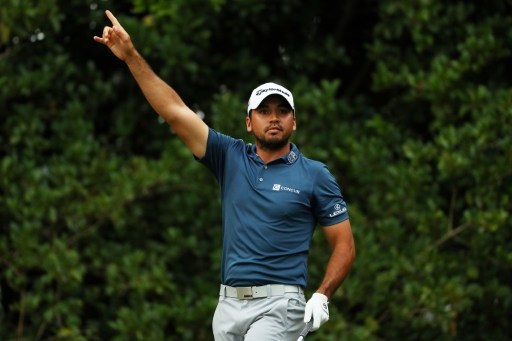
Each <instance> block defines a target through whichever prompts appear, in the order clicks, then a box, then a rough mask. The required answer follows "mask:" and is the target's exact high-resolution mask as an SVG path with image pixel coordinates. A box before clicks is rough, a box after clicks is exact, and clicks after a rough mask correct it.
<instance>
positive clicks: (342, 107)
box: [0, 0, 512, 341]
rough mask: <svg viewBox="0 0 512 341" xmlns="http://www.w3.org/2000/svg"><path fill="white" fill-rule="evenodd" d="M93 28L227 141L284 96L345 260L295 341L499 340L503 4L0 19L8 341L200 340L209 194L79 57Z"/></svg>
mask: <svg viewBox="0 0 512 341" xmlns="http://www.w3.org/2000/svg"><path fill="white" fill-rule="evenodd" d="M105 9H110V10H112V11H113V13H114V14H115V15H116V16H117V18H118V19H119V20H120V22H121V24H122V25H123V26H124V27H125V29H126V30H127V31H128V32H129V33H130V35H131V37H132V40H133V41H134V43H135V45H136V46H137V48H138V49H139V50H140V52H141V53H142V54H143V56H144V57H145V58H146V59H147V61H148V62H149V63H150V65H151V66H152V67H153V69H154V70H155V71H156V72H157V73H158V74H159V75H160V76H161V77H162V78H163V79H164V80H165V81H167V82H168V83H169V84H171V85H172V86H173V87H174V88H175V89H176V90H177V91H178V93H179V94H180V95H181V96H182V98H183V99H184V101H185V102H186V103H187V104H188V105H189V106H190V107H191V108H192V109H194V110H195V111H196V112H197V113H198V114H199V115H201V117H203V118H204V120H205V121H206V122H207V123H208V124H209V125H210V126H212V127H213V128H215V129H217V130H219V131H221V132H223V133H226V134H230V135H232V136H234V137H238V138H243V139H245V140H246V141H247V142H251V140H252V138H251V136H249V135H248V134H247V133H246V131H245V123H244V116H245V108H246V102H247V100H248V98H249V94H250V91H251V90H252V89H253V88H254V87H255V86H257V85H259V84H260V83H263V82H267V81H274V82H278V83H281V84H283V85H285V86H286V87H288V88H289V89H291V90H292V91H293V93H294V95H295V98H296V108H297V132H296V134H295V135H294V136H293V142H295V143H296V144H297V145H298V146H299V148H300V149H301V151H302V152H303V154H305V155H306V156H308V157H310V158H314V159H318V160H320V161H323V162H324V163H326V164H327V165H328V166H329V168H330V170H331V171H332V172H333V173H334V174H335V176H336V178H337V179H338V181H339V183H340V185H341V186H342V188H343V192H344V196H345V199H346V201H347V203H348V205H349V212H350V217H351V222H352V227H353V232H354V235H355V239H356V246H357V258H356V261H355V263H354V265H353V268H352V271H351V273H350V274H349V276H348V277H347V279H346V280H345V282H344V283H343V285H342V286H341V287H340V289H339V290H338V291H337V292H336V294H335V296H334V297H333V299H332V301H331V303H330V311H331V320H330V321H329V322H328V323H327V324H325V325H324V326H322V328H321V329H320V330H318V331H317V332H315V333H312V334H310V336H309V337H308V339H311V340H333V341H334V340H336V341H338V340H507V339H510V338H511V337H512V327H511V326H510V316H512V289H511V283H512V248H511V247H510V241H511V240H512V231H511V228H512V214H511V212H512V197H511V195H512V148H511V146H512V134H511V128H512V80H511V79H512V1H510V0H488V1H483V0H480V1H478V0H474V1H469V0H466V1H441V0H409V1H403V0H360V1H356V0H343V1H334V0H332V1H300V0H283V1H273V0H236V1H235V0H233V1H229V0H172V1H166V0H116V1H113V0H66V1H64V0H45V1H38V0H2V2H1V5H0V222H1V225H0V285H1V286H0V290H1V291H0V339H1V340H212V339H213V337H212V333H211V320H212V317H213V312H214V309H215V305H216V302H217V294H218V285H219V279H220V275H219V270H220V252H221V230H220V224H221V211H220V199H219V191H218V188H217V184H216V182H215V180H214V178H213V176H212V175H211V174H210V173H209V172H208V171H207V170H206V168H204V167H202V166H201V165H200V164H199V163H197V162H195V161H194V159H193V157H192V155H191V154H190V153H189V152H188V150H187V149H186V148H185V147H184V145H183V144H182V143H181V141H179V140H178V139H177V138H176V136H175V134H174V133H173V131H172V130H171V129H169V127H168V126H167V125H166V124H165V123H164V122H163V121H162V120H160V119H159V118H158V116H157V115H156V114H155V113H154V112H153V111H152V109H151V108H150V106H149V105H148V104H147V102H146V101H145V99H144V97H143V96H142V94H141V93H140V91H139V89H138V87H137V85H136V83H135V81H134V80H133V79H132V77H131V75H130V73H129V71H128V69H127V67H126V66H125V65H124V64H123V63H122V62H121V61H119V60H117V59H116V57H114V56H113V55H112V54H111V53H110V51H109V50H108V49H107V48H106V47H105V46H103V45H100V44H97V43H95V42H94V41H93V39H92V37H93V36H94V35H101V33H102V30H103V27H104V26H105V25H110V23H109V21H108V19H107V18H106V17H105V15H104V11H105ZM319 232H320V231H317V233H316V234H315V237H314V242H313V244H314V245H313V249H312V252H311V255H310V259H311V265H310V274H309V276H310V278H309V287H308V288H307V293H308V297H309V295H310V294H311V293H312V291H313V290H314V289H315V288H316V285H317V284H318V283H319V281H320V280H321V278H322V276H323V272H324V267H325V265H326V260H327V258H328V256H329V251H328V249H327V248H326V247H325V244H324V243H325V241H324V240H323V235H322V233H321V232H320V233H319Z"/></svg>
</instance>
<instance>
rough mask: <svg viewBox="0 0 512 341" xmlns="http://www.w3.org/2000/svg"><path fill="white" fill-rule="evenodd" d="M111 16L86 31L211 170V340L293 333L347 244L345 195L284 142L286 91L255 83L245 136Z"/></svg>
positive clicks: (292, 120)
mask: <svg viewBox="0 0 512 341" xmlns="http://www.w3.org/2000/svg"><path fill="white" fill-rule="evenodd" d="M106 15H107V17H108V18H109V19H110V21H111V23H112V26H106V27H105V28H104V29H103V34H102V36H101V37H97V36H95V37H94V40H95V41H97V42H98V43H101V44H104V45H106V46H107V47H108V48H109V49H110V50H111V51H112V53H113V54H114V55H115V56H117V57H118V58H119V59H121V60H122V61H124V62H125V63H126V65H127V66H128V68H129V70H130V72H131V73H132V75H133V77H134V78H135V80H136V81H137V83H138V85H139V86H140V88H141V89H142V92H143V93H144V96H145V97H146V99H147V100H148V102H149V103H150V104H151V106H152V107H153V109H154V110H155V111H156V112H157V113H158V114H159V115H160V116H161V117H162V118H163V119H165V121H166V122H167V123H168V124H169V125H170V126H171V127H172V128H173V130H174V131H175V132H176V134H177V135H178V136H179V137H180V139H181V140H183V142H184V143H185V144H186V145H187V147H188V148H189V149H190V151H191V152H192V154H193V155H194V156H195V158H196V159H197V160H198V161H199V162H201V163H202V164H204V165H205V166H206V167H207V168H208V169H209V170H210V171H211V172H212V173H213V174H214V176H215V178H216V179H217V181H218V183H219V185H220V190H221V196H222V221H223V222H222V233H223V254H222V265H221V284H220V288H219V302H218V305H217V308H216V310H215V314H214V317H213V334H214V336H215V340H219V341H220V340H251V341H262V340H264V341H266V340H276V341H283V340H294V341H295V340H297V338H298V336H299V334H300V332H301V330H302V328H303V326H304V323H305V322H308V321H309V320H311V319H313V327H312V330H316V329H318V328H319V327H320V326H321V325H322V324H323V323H325V322H326V321H327V320H328V319H329V309H328V302H329V298H330V297H331V296H332V295H333V293H334V291H335V290H336V289H337V288H338V287H339V285H340V284H341V282H342V281H343V279H344V278H345V276H346V275H347V273H348V271H349V269H350V267H351V265H352V262H353V261H354V258H355V247H354V240H353V236H352V231H351V227H350V222H349V217H348V212H347V207H346V204H345V202H344V200H343V197H342V194H341V190H340V188H339V186H338V184H337V183H336V180H335V179H334V177H333V176H332V174H331V173H330V172H329V171H328V169H327V167H326V166H325V165H324V164H322V163H320V162H318V161H313V160H310V159H307V158H306V157H304V156H303V155H302V154H301V153H300V151H299V150H298V149H297V146H296V145H294V144H293V143H291V142H290V138H291V136H292V133H293V132H294V131H295V129H296V117H295V105H294V101H293V96H292V93H291V92H290V91H289V90H288V89H286V88H284V87H283V86H281V85H278V84H275V83H265V84H262V85H260V86H258V87H257V88H256V89H254V91H253V92H252V94H251V96H250V98H249V103H248V107H247V115H246V117H245V124H246V126H247V132H249V133H251V134H252V135H253V137H254V144H246V143H244V142H243V141H242V140H237V139H234V138H232V137H229V136H226V135H223V134H221V133H219V132H217V131H215V130H213V129H211V128H209V127H208V126H207V125H206V124H205V123H204V122H203V121H202V120H201V118H200V117H199V116H198V115H196V114H195V113H194V112H193V111H192V110H191V109H190V108H189V107H187V105H185V103H183V101H182V100H181V98H180V97H179V95H178V94H177V93H176V92H175V91H174V90H173V89H172V88H171V87H170V86H169V85H168V84H166V83H165V82H164V81H163V80H162V79H161V78H159V77H158V76H157V75H156V74H155V73H154V72H153V71H152V69H151V67H150V66H149V65H148V64H147V62H146V61H145V60H144V58H143V57H142V56H141V55H140V54H139V52H138V51H137V50H136V48H135V47H134V45H133V43H132V41H131V38H130V36H129V34H128V33H127V32H126V31H125V30H124V28H123V27H122V26H121V25H120V24H119V22H118V21H117V19H116V18H115V17H114V15H113V14H112V13H111V12H110V11H106ZM317 225H320V226H322V229H323V232H324V233H325V236H326V240H327V241H328V243H329V244H330V249H331V251H330V252H331V255H330V258H329V262H328V264H327V266H326V271H325V275H324V278H323V280H322V282H321V283H320V284H319V286H318V287H317V290H316V292H315V293H314V294H313V295H312V297H311V298H310V299H309V300H308V301H307V302H306V299H305V297H304V288H306V285H307V274H308V267H307V261H308V252H309V247H310V244H311V239H312V235H313V231H314V229H315V227H316V226H317Z"/></svg>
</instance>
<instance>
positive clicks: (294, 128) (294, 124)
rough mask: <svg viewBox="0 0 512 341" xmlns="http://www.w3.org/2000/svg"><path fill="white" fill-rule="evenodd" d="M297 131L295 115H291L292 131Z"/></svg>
mask: <svg viewBox="0 0 512 341" xmlns="http://www.w3.org/2000/svg"><path fill="white" fill-rule="evenodd" d="M295 130H297V119H296V117H295V113H293V131H295Z"/></svg>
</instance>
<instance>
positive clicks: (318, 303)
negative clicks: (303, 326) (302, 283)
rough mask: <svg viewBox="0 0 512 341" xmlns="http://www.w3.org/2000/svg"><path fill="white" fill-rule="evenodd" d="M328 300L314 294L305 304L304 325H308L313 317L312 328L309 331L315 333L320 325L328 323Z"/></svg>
mask: <svg viewBox="0 0 512 341" xmlns="http://www.w3.org/2000/svg"><path fill="white" fill-rule="evenodd" d="M328 304H329V299H328V298H327V296H325V295H324V294H320V293H317V292H316V293H314V294H313V296H311V298H310V299H309V301H308V302H307V303H306V311H305V312H304V323H308V322H309V320H311V317H313V327H312V328H311V331H315V330H317V329H318V328H320V326H321V325H322V324H324V323H325V322H327V321H329V307H328Z"/></svg>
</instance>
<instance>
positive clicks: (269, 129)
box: [266, 126, 283, 133]
mask: <svg viewBox="0 0 512 341" xmlns="http://www.w3.org/2000/svg"><path fill="white" fill-rule="evenodd" d="M282 130H283V129H281V127H279V126H272V127H268V128H267V130H266V131H267V132H269V133H276V132H279V131H282Z"/></svg>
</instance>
